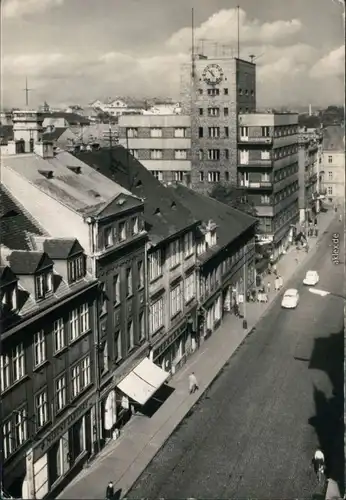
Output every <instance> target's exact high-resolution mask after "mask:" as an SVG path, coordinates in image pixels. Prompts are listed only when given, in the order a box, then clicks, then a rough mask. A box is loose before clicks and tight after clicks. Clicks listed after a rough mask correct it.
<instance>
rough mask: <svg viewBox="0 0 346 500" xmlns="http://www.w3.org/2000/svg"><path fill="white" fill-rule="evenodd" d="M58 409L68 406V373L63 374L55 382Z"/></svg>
mask: <svg viewBox="0 0 346 500" xmlns="http://www.w3.org/2000/svg"><path fill="white" fill-rule="evenodd" d="M55 394H56V396H55V398H56V403H55V404H56V411H57V412H58V411H61V410H62V409H63V408H64V407H65V406H66V375H62V377H59V378H58V379H57V380H56V382H55Z"/></svg>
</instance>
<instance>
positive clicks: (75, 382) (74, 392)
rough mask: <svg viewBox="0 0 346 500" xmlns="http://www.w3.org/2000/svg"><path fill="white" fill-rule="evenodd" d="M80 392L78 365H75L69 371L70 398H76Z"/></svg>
mask: <svg viewBox="0 0 346 500" xmlns="http://www.w3.org/2000/svg"><path fill="white" fill-rule="evenodd" d="M80 390H81V389H80V365H77V366H74V367H73V368H72V370H71V397H72V398H75V397H77V396H78V394H79V393H80Z"/></svg>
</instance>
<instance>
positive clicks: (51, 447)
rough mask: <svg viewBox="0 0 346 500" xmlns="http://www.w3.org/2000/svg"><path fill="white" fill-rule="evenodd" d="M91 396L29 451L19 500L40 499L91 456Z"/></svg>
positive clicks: (69, 479)
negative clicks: (26, 499) (23, 499)
mask: <svg viewBox="0 0 346 500" xmlns="http://www.w3.org/2000/svg"><path fill="white" fill-rule="evenodd" d="M94 410H95V394H94V395H93V396H90V397H89V398H88V399H86V400H85V401H83V402H82V403H81V404H80V405H78V407H77V408H76V409H75V410H74V411H73V412H71V413H70V414H69V415H67V416H66V417H65V418H64V419H62V420H61V422H59V423H58V424H57V425H56V426H54V427H53V429H52V430H51V431H50V432H49V433H48V434H47V435H46V436H45V437H43V439H41V440H40V441H39V442H38V444H35V446H34V447H33V448H32V449H30V450H29V452H28V453H27V455H26V476H25V479H24V482H23V491H22V495H23V498H37V499H39V498H44V497H45V496H46V495H48V493H52V492H55V491H57V490H60V489H61V488H63V487H64V486H65V485H66V484H67V482H68V481H71V479H72V478H73V477H74V476H75V475H77V474H78V472H79V471H80V470H81V468H82V467H83V465H84V463H85V462H86V460H87V459H88V458H89V456H90V455H91V453H92V442H93V432H92V419H93V417H92V412H93V411H94Z"/></svg>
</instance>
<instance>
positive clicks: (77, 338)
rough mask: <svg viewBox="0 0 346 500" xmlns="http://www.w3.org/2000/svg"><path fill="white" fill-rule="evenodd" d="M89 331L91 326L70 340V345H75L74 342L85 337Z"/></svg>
mask: <svg viewBox="0 0 346 500" xmlns="http://www.w3.org/2000/svg"><path fill="white" fill-rule="evenodd" d="M89 333H91V328H89V329H88V330H87V331H85V332H83V333H81V334H80V335H78V337H76V338H75V339H73V340H70V343H69V345H70V346H71V345H73V344H76V343H77V342H78V341H79V340H81V339H83V338H85V337H86V336H87V335H88V334H89Z"/></svg>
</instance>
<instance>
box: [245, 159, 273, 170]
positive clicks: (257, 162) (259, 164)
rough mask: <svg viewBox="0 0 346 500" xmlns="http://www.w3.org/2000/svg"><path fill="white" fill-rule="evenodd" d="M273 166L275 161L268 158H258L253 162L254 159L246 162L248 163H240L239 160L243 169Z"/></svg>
mask: <svg viewBox="0 0 346 500" xmlns="http://www.w3.org/2000/svg"><path fill="white" fill-rule="evenodd" d="M272 165H273V160H272V159H271V158H268V159H265V160H264V159H262V158H258V159H255V160H252V159H249V160H246V161H240V160H238V167H241V168H244V167H245V168H246V167H252V168H253V167H255V168H256V167H257V168H258V167H272Z"/></svg>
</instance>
